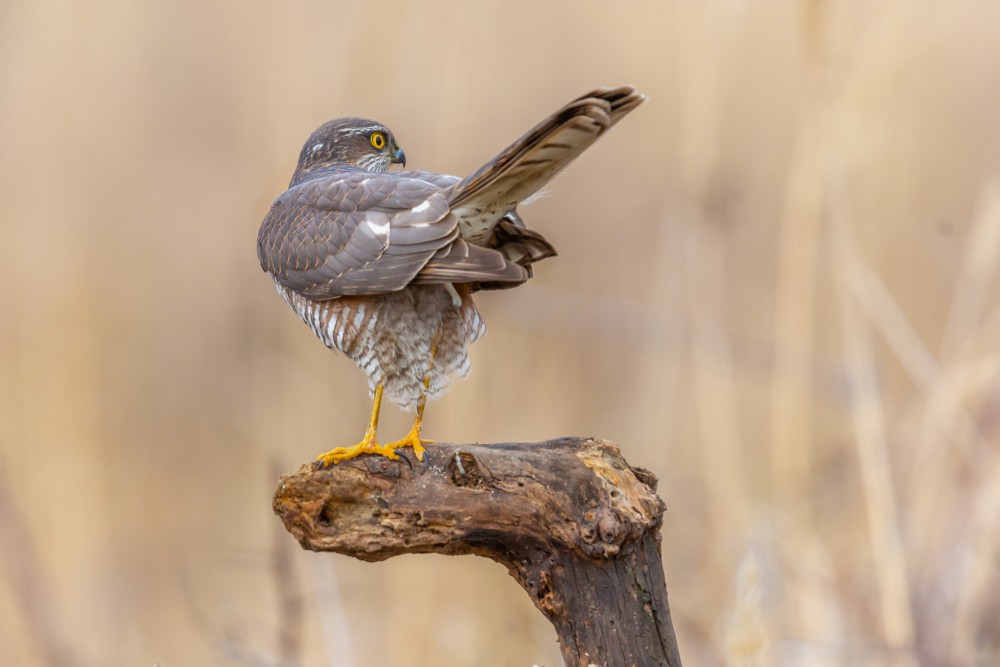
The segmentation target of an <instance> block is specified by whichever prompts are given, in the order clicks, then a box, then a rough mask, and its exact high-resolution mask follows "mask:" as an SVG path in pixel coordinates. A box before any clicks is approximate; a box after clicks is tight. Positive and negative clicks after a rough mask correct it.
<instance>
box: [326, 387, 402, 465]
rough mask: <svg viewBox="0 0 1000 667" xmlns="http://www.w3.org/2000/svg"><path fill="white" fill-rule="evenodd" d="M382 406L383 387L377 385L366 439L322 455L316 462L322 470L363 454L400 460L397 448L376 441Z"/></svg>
mask: <svg viewBox="0 0 1000 667" xmlns="http://www.w3.org/2000/svg"><path fill="white" fill-rule="evenodd" d="M381 406H382V385H381V384H378V385H375V399H374V400H373V401H372V414H371V417H369V418H368V429H367V430H366V431H365V437H363V438H362V439H361V442H359V443H358V444H356V445H354V446H353V447H337V448H336V449H331V450H330V451H328V452H326V453H325V454H320V455H319V456H317V457H316V461H317V462H318V463H319V466H320V467H321V468H328V467H330V466H331V465H335V464H337V463H340V462H341V461H347V460H348V459H353V458H355V457H356V456H361V455H362V454H381V455H382V456H385V457H386V458H390V459H398V458H399V455H398V454H396V448H395V447H393V446H384V445H380V444H378V442H377V441H376V440H375V433H376V431H378V413H379V408H380V407H381Z"/></svg>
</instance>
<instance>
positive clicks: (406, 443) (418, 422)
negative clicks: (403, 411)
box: [386, 376, 434, 461]
mask: <svg viewBox="0 0 1000 667" xmlns="http://www.w3.org/2000/svg"><path fill="white" fill-rule="evenodd" d="M429 384H430V376H428V377H427V378H426V379H424V388H425V389H426V388H427V386H428V385H429ZM425 405H427V396H421V397H420V402H418V403H417V417H416V419H414V420H413V426H411V427H410V432H409V433H407V434H406V435H405V436H404V437H403V438H402V439H400V440H397V441H396V442H390V443H389V444H388V445H386V447H391V448H392V449H402V448H403V447H411V448H412V449H413V453H414V454H416V455H417V459H418V460H420V461H424V460H426V459H427V457H426V455H425V454H424V451H425V450H424V445H432V444H434V441H433V440H424V439H422V438H421V437H420V428H421V426H423V423H424V406H425Z"/></svg>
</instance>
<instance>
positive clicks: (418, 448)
mask: <svg viewBox="0 0 1000 667" xmlns="http://www.w3.org/2000/svg"><path fill="white" fill-rule="evenodd" d="M433 444H434V441H433V440H424V439H423V438H421V437H420V427H419V426H416V425H415V426H414V427H413V428H411V429H410V432H409V433H407V434H406V435H405V436H404V437H403V438H401V439H400V440H397V441H396V442H390V443H389V444H388V445H385V446H386V447H388V448H391V449H392V450H393V451H395V450H397V449H403V448H405V447H409V448H411V449H412V450H413V453H414V454H416V456H417V460H418V461H421V462H423V461H426V460H427V454H426V453H425V452H426V451H427V450H425V449H424V445H433Z"/></svg>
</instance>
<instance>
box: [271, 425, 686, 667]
mask: <svg viewBox="0 0 1000 667" xmlns="http://www.w3.org/2000/svg"><path fill="white" fill-rule="evenodd" d="M427 454H428V459H427V462H426V465H425V464H421V463H419V462H414V463H413V464H412V465H411V464H410V463H409V462H408V461H392V460H389V459H386V458H384V457H378V456H364V457H359V458H357V459H354V460H351V461H346V462H344V463H341V464H339V465H337V466H334V467H332V468H330V469H326V470H320V469H316V468H315V466H313V465H306V466H303V467H302V468H300V469H299V470H298V471H297V472H294V473H290V474H288V475H285V476H283V477H282V478H281V482H280V484H279V485H278V489H277V491H276V492H275V495H274V511H275V513H276V514H278V516H280V517H281V519H282V521H284V523H285V527H286V528H287V529H288V531H289V532H290V533H291V534H292V535H293V536H295V538H296V539H297V540H298V541H299V543H300V544H301V545H302V546H303V547H304V548H306V549H311V550H313V551H334V552H336V553H341V554H346V555H349V556H354V557H355V558H360V559H361V560H365V561H380V560H385V559H386V558H391V557H392V556H398V555H400V554H406V553H439V554H477V555H479V556H486V557H487V558H492V559H493V560H495V561H497V562H499V563H501V564H503V565H504V566H506V567H507V570H508V572H510V575H511V576H512V577H514V579H515V580H516V581H517V582H518V583H519V584H520V585H521V587H522V588H524V590H525V591H526V592H527V593H528V595H529V596H530V597H531V600H532V601H533V602H534V603H535V606H536V607H538V609H540V610H541V611H542V613H543V614H545V616H546V617H547V618H548V619H549V620H550V621H551V622H552V624H553V625H554V626H555V629H556V633H557V634H558V637H559V643H560V645H561V648H562V654H563V659H564V660H565V662H566V665H567V666H568V667H578V666H579V667H585V666H587V665H601V666H602V667H633V666H635V667H646V666H653V665H657V666H668V665H669V666H670V667H680V664H681V662H680V657H679V654H678V651H677V641H676V638H675V637H674V631H673V626H672V623H671V620H670V609H669V607H668V605H667V587H666V583H665V581H664V577H663V566H662V563H661V560H660V534H659V529H660V525H661V521H662V518H663V511H664V504H663V501H662V500H660V499H659V497H657V495H656V478H655V477H654V476H653V474H652V473H650V472H649V471H647V470H643V469H642V468H633V467H631V466H629V465H628V463H626V462H625V460H624V459H623V458H622V456H621V452H620V451H619V448H618V446H617V445H615V444H614V443H611V442H607V441H604V440H598V439H592V438H562V439H559V440H551V441H548V442H541V443H536V444H523V443H507V444H494V445H456V444H437V445H433V446H431V447H430V448H429V449H428V451H427Z"/></svg>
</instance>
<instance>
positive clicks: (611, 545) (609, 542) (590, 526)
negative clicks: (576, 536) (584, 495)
mask: <svg viewBox="0 0 1000 667" xmlns="http://www.w3.org/2000/svg"><path fill="white" fill-rule="evenodd" d="M625 537H626V531H624V530H622V524H621V521H619V520H618V517H617V516H616V515H615V512H614V511H613V510H612V509H611V508H609V507H596V508H594V509H590V510H587V511H586V512H584V513H583V516H581V517H580V540H581V542H582V543H581V544H580V547H581V548H582V549H583V552H584V553H586V554H587V555H588V556H591V557H595V558H611V557H612V556H616V555H617V554H618V551H619V550H620V549H621V545H622V543H623V542H624V540H625Z"/></svg>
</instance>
